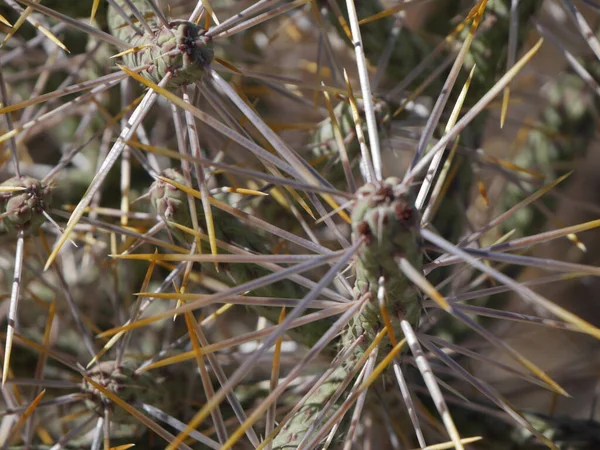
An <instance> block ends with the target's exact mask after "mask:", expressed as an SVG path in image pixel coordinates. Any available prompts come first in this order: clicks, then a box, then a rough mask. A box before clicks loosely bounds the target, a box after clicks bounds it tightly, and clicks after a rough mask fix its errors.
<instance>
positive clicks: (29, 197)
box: [0, 176, 51, 234]
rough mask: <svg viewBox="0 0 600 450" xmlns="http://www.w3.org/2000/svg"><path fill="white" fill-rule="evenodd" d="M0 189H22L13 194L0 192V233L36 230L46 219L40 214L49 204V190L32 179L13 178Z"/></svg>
mask: <svg viewBox="0 0 600 450" xmlns="http://www.w3.org/2000/svg"><path fill="white" fill-rule="evenodd" d="M0 186H2V187H9V188H10V187H15V188H23V189H22V190H17V191H13V192H0V215H1V216H0V217H2V221H1V222H0V232H4V233H8V234H14V233H16V232H17V231H20V230H23V231H24V232H25V233H30V232H32V231H35V230H37V229H38V228H39V227H40V226H41V225H42V224H43V223H44V222H45V221H46V218H45V217H44V214H42V212H43V211H44V210H45V209H47V208H48V206H49V203H50V192H51V191H50V188H49V187H48V186H46V185H45V184H44V183H43V182H41V181H39V180H36V179H35V178H32V177H27V176H22V177H13V178H9V179H8V180H6V181H4V182H3V183H2V184H0Z"/></svg>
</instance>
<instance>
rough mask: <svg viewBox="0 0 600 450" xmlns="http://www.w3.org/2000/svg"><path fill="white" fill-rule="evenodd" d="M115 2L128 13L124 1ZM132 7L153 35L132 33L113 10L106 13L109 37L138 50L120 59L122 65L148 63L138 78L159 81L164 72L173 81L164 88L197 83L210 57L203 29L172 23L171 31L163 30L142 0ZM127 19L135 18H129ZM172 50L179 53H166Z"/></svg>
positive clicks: (211, 53)
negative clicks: (111, 36)
mask: <svg viewBox="0 0 600 450" xmlns="http://www.w3.org/2000/svg"><path fill="white" fill-rule="evenodd" d="M116 3H117V4H118V5H119V6H121V8H123V9H124V10H125V11H129V9H128V8H127V7H126V6H125V2H123V1H117V2H116ZM135 5H136V7H137V9H138V10H139V11H140V13H141V14H142V15H143V16H145V17H147V18H148V19H147V23H148V25H149V26H150V28H152V30H153V31H154V33H153V34H147V33H142V34H138V33H136V32H135V30H133V29H132V28H131V27H130V26H129V25H128V24H127V22H126V21H125V19H124V18H123V17H122V16H121V15H120V14H118V13H117V11H115V10H114V8H109V11H108V25H109V27H110V30H111V32H112V33H113V35H115V36H116V37H118V38H119V39H121V40H123V41H126V42H128V43H130V44H131V47H137V48H138V51H135V52H131V53H127V54H126V55H124V56H123V60H124V62H125V64H127V65H128V66H129V67H130V68H134V67H138V66H144V65H147V64H149V65H150V67H149V68H148V69H146V70H144V71H143V72H142V75H143V76H144V77H146V78H147V79H149V80H150V81H152V82H154V83H158V82H160V80H161V79H162V78H163V77H164V76H165V75H166V74H167V72H171V73H172V74H173V78H171V80H169V82H168V83H167V85H166V88H167V89H175V88H177V87H179V86H182V85H185V84H189V83H193V82H195V81H200V80H201V79H202V76H203V75H204V69H205V68H206V66H208V65H209V64H210V63H211V61H212V59H213V56H214V51H213V46H212V41H211V40H210V38H207V37H205V36H203V35H204V33H205V31H206V30H205V29H204V28H202V27H200V26H198V25H196V24H194V23H192V22H186V21H177V22H173V23H172V24H170V26H171V28H166V27H165V26H163V25H162V24H161V23H160V22H159V21H158V19H156V17H155V14H154V11H153V10H152V8H150V6H148V4H147V3H146V2H145V1H136V2H135ZM131 17H132V18H133V19H135V17H134V16H133V15H132V16H131ZM173 50H180V51H179V52H176V53H175V54H174V55H171V54H169V53H173Z"/></svg>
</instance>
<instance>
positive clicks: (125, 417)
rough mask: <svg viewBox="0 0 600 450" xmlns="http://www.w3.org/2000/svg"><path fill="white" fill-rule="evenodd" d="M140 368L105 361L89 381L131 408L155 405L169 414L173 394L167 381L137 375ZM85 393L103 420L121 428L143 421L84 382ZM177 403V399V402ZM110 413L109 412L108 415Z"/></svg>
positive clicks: (90, 371)
mask: <svg viewBox="0 0 600 450" xmlns="http://www.w3.org/2000/svg"><path fill="white" fill-rule="evenodd" d="M136 369H137V367H136V364H135V363H134V362H133V361H131V360H128V361H123V362H122V363H120V364H118V363H117V361H104V362H101V363H99V364H97V365H96V366H94V367H93V368H92V369H90V370H89V371H88V372H87V374H86V375H87V377H88V378H89V379H90V380H92V381H93V382H95V383H98V384H99V385H100V386H102V387H103V388H105V389H106V390H108V391H109V392H111V393H112V394H114V395H116V396H117V397H119V398H120V399H121V400H123V401H125V402H127V403H128V404H130V405H142V404H144V403H146V404H149V405H153V406H155V407H158V408H160V409H166V410H168V409H169V408H168V406H169V404H170V403H169V402H170V401H171V398H170V397H171V394H170V393H169V392H168V391H167V390H166V389H164V387H163V386H161V385H162V384H163V382H164V381H165V380H164V379H160V378H159V377H157V376H156V375H152V374H150V373H141V374H138V373H136ZM81 390H82V392H83V393H84V395H85V398H86V400H85V405H86V406H87V408H88V409H90V410H92V411H93V412H94V413H96V414H97V415H98V416H100V417H109V418H110V420H111V422H114V423H117V424H138V423H139V421H138V420H137V419H136V418H135V417H133V416H132V415H131V414H129V412H127V411H125V410H124V409H123V408H121V407H119V406H116V405H114V404H113V402H112V400H111V399H110V398H108V397H107V396H106V395H105V394H104V393H102V392H101V391H99V390H98V389H97V388H96V387H95V386H93V385H91V384H90V382H89V381H88V380H87V379H84V380H83V381H82V386H81ZM173 400H174V399H173ZM106 409H109V412H108V414H107V411H106Z"/></svg>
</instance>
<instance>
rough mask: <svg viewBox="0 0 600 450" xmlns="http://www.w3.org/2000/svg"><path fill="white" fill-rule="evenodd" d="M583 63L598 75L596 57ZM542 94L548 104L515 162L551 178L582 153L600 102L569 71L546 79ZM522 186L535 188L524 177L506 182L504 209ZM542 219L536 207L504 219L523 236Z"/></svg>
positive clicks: (599, 68) (521, 195) (522, 195)
mask: <svg viewBox="0 0 600 450" xmlns="http://www.w3.org/2000/svg"><path fill="white" fill-rule="evenodd" d="M585 67H586V69H587V70H588V72H590V74H592V75H593V76H594V77H596V78H597V79H600V77H599V75H600V63H599V62H598V60H596V59H590V60H588V61H586V63H585ZM545 97H546V100H547V102H548V106H547V107H546V109H545V110H544V111H543V112H542V114H541V116H540V117H539V123H538V124H536V126H535V127H533V128H532V129H531V130H530V131H529V136H528V138H527V141H526V142H525V145H523V146H522V147H521V148H520V149H519V153H518V154H517V157H516V159H515V163H516V164H518V165H519V166H522V167H526V168H528V169H531V170H534V171H536V172H538V173H543V174H544V176H545V178H546V180H553V179H556V178H558V177H559V176H561V175H563V174H564V173H566V171H567V170H566V169H564V167H565V166H568V164H569V163H572V162H573V161H576V160H577V159H579V158H582V157H583V156H585V154H586V152H587V149H588V147H589V146H590V144H591V143H592V141H593V139H594V136H595V134H596V121H597V120H596V119H597V118H596V116H597V113H596V110H597V108H598V106H599V105H600V102H599V101H598V97H597V95H596V94H595V93H594V92H593V91H592V90H590V89H589V88H588V86H587V84H586V83H585V82H584V80H582V79H581V77H580V76H579V75H576V74H575V73H573V72H572V71H568V72H565V73H562V74H560V75H559V76H558V78H557V79H556V80H554V81H552V82H551V83H549V84H548V85H547V86H546V92H545ZM561 167H563V169H561ZM537 186H538V187H539V185H537ZM523 188H525V189H529V190H535V189H536V187H535V186H534V185H532V184H530V183H527V182H525V181H523V182H522V185H521V186H517V185H515V184H514V183H509V184H508V186H507V188H506V192H505V194H504V195H503V196H502V208H504V209H506V208H508V207H510V206H512V205H514V204H516V203H517V202H519V201H520V200H522V199H523V198H525V196H526V193H525V191H524V190H523ZM548 200H550V201H551V199H544V201H545V202H546V204H547V205H549V203H548ZM545 220H546V216H545V215H544V214H543V213H542V212H540V211H539V210H538V209H535V208H524V209H521V210H519V211H517V213H516V214H515V215H514V216H513V217H511V218H510V219H509V220H507V221H506V222H505V223H504V228H505V230H511V229H516V230H517V233H518V235H521V236H526V235H527V234H528V233H531V232H534V230H539V229H540V228H541V227H542V226H543V224H544V223H545Z"/></svg>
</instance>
